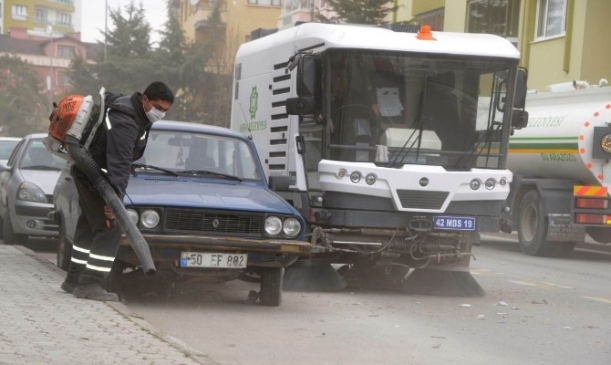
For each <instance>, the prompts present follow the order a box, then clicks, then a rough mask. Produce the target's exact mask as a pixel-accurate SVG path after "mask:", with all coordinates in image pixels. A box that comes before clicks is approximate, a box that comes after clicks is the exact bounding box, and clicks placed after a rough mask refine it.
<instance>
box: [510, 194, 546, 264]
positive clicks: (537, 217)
mask: <svg viewBox="0 0 611 365" xmlns="http://www.w3.org/2000/svg"><path fill="white" fill-rule="evenodd" d="M519 214H520V215H519V217H518V239H519V241H520V248H521V249H522V252H524V253H525V254H527V255H531V256H549V255H550V253H551V251H552V250H553V248H554V247H553V246H554V243H550V242H547V241H546V240H545V235H546V233H547V218H546V217H545V215H544V213H543V204H541V197H540V196H539V193H538V192H537V191H536V190H531V191H529V192H528V193H526V195H524V198H523V199H522V203H521V204H520V212H519Z"/></svg>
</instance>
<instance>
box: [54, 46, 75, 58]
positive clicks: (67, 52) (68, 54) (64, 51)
mask: <svg viewBox="0 0 611 365" xmlns="http://www.w3.org/2000/svg"><path fill="white" fill-rule="evenodd" d="M75 52H76V48H75V47H74V46H65V45H61V44H60V45H58V46H57V57H62V58H72V56H74V53H75Z"/></svg>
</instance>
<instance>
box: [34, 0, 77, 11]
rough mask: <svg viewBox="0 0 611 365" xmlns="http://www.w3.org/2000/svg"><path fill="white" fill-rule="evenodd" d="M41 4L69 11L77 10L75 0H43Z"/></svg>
mask: <svg viewBox="0 0 611 365" xmlns="http://www.w3.org/2000/svg"><path fill="white" fill-rule="evenodd" d="M39 5H43V6H45V7H48V8H50V9H56V10H61V11H65V12H68V13H73V12H74V10H75V8H74V0H44V1H41V4H39Z"/></svg>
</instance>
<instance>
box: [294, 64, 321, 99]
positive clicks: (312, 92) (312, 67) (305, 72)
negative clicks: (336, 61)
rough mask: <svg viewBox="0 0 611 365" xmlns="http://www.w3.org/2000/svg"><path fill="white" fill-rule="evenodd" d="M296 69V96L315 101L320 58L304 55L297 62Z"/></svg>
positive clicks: (317, 92) (317, 89) (317, 91)
mask: <svg viewBox="0 0 611 365" xmlns="http://www.w3.org/2000/svg"><path fill="white" fill-rule="evenodd" d="M298 66H299V67H298V69H297V80H298V82H297V95H299V96H301V97H306V98H307V97H314V98H316V99H317V96H318V94H319V93H320V91H319V89H320V88H319V85H318V80H319V77H318V76H319V74H320V71H319V70H320V58H319V57H317V56H312V55H305V56H303V57H302V58H301V59H300V60H299V65H298Z"/></svg>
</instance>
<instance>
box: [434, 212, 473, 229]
mask: <svg viewBox="0 0 611 365" xmlns="http://www.w3.org/2000/svg"><path fill="white" fill-rule="evenodd" d="M433 226H434V228H435V229H450V230H453V231H475V218H473V217H449V216H439V217H433Z"/></svg>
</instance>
